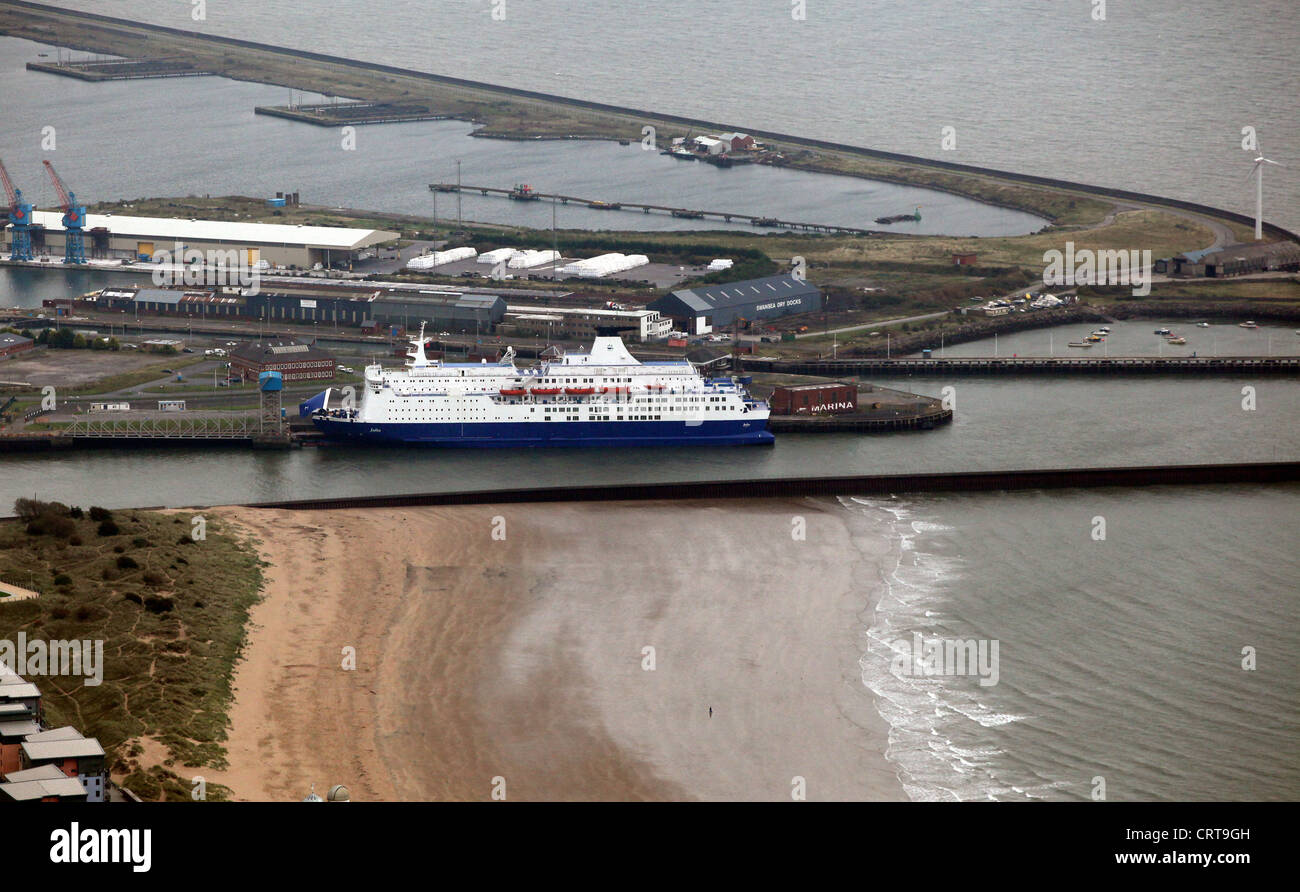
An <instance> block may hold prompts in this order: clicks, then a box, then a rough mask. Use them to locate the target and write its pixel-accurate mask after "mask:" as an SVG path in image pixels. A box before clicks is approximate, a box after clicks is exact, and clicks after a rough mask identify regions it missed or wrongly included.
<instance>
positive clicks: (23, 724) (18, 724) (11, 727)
mask: <svg viewBox="0 0 1300 892" xmlns="http://www.w3.org/2000/svg"><path fill="white" fill-rule="evenodd" d="M40 730H41V726H40V725H38V724H36V722H34V721H32V720H31V719H9V720H0V737H30V736H31V735H33V734H37V733H39V732H40Z"/></svg>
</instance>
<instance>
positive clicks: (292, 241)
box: [32, 211, 398, 269]
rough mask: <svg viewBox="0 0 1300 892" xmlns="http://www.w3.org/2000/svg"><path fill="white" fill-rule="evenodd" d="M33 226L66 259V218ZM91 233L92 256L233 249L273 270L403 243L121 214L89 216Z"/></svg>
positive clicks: (325, 230)
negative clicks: (388, 243) (39, 229)
mask: <svg viewBox="0 0 1300 892" xmlns="http://www.w3.org/2000/svg"><path fill="white" fill-rule="evenodd" d="M32 223H33V224H35V225H37V226H40V227H42V231H43V233H44V244H45V250H46V252H48V253H51V254H62V253H63V248H64V245H63V215H62V213H60V212H58V211H33V212H32ZM86 230H87V242H86V248H87V252H88V254H90V255H91V256H98V257H105V258H122V259H130V260H136V259H139V258H141V257H145V258H152V257H153V256H154V255H155V254H157V253H158V252H160V251H167V252H170V254H171V255H172V256H173V257H177V255H182V254H183V253H184V251H185V250H187V249H192V250H195V251H200V252H204V253H206V252H208V251H232V250H233V251H237V252H239V253H238V254H237V255H236V256H237V257H238V261H237V262H239V263H242V264H245V265H247V266H250V267H251V266H252V265H253V264H255V263H257V262H258V261H259V260H265V261H266V262H267V263H268V264H271V265H272V266H284V267H298V268H299V269H310V268H311V267H313V266H315V265H316V264H317V263H319V264H321V265H322V266H327V267H328V266H346V265H347V264H348V263H350V262H351V261H353V260H354V259H355V258H356V255H357V254H358V253H359V252H361V251H362V250H364V249H365V248H369V247H372V246H374V245H381V244H384V243H386V242H391V241H394V240H396V239H397V238H398V233H396V232H388V231H385V230H382V229H347V228H344V227H340V226H298V225H294V224H290V223H242V222H231V221H225V220H183V219H177V218H171V217H127V216H120V215H117V214H112V215H108V214H87V215H86ZM34 247H35V246H34Z"/></svg>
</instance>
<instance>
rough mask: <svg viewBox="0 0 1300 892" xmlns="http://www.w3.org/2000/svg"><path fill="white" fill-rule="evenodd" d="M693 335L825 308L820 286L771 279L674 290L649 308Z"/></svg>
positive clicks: (784, 278)
mask: <svg viewBox="0 0 1300 892" xmlns="http://www.w3.org/2000/svg"><path fill="white" fill-rule="evenodd" d="M646 309H648V310H658V311H659V313H660V314H662V315H663V316H666V317H668V318H670V319H672V320H673V323H674V325H675V326H676V327H677V328H679V329H681V330H682V331H686V332H688V333H690V334H705V333H707V332H710V331H712V330H713V329H714V328H724V327H726V326H728V325H731V324H732V323H733V322H736V321H738V320H745V321H749V322H752V321H754V320H756V319H773V318H776V317H778V316H789V315H791V314H794V313H813V312H816V311H818V310H821V309H822V293H821V291H820V290H818V288H817V286H815V285H812V284H809V283H808V282H806V281H803V280H801V279H799V278H797V277H795V276H791V275H783V276H768V277H767V278H764V279H750V280H748V281H744V282H728V283H726V284H724V285H707V286H702V287H699V288H685V289H682V290H679V291H674V292H673V293H672V294H669V295H667V296H666V297H661V298H659V299H658V300H656V301H652V302H651V303H649V304H647V305H646Z"/></svg>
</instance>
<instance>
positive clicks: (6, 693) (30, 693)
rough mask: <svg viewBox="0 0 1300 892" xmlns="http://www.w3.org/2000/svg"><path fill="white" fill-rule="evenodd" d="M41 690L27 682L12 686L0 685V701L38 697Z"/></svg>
mask: <svg viewBox="0 0 1300 892" xmlns="http://www.w3.org/2000/svg"><path fill="white" fill-rule="evenodd" d="M40 695H41V689H40V688H38V687H36V685H34V684H32V683H31V682H27V681H20V682H15V683H13V684H8V683H6V684H0V700H26V699H28V698H29V697H39V696H40Z"/></svg>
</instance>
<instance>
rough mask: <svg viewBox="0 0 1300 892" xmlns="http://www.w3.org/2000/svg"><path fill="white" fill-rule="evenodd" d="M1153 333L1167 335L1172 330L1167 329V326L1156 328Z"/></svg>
mask: <svg viewBox="0 0 1300 892" xmlns="http://www.w3.org/2000/svg"><path fill="white" fill-rule="evenodd" d="M1155 333H1156V334H1158V335H1168V334H1173V332H1171V331H1170V330H1169V329H1167V328H1157V329H1156V330H1155Z"/></svg>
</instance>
